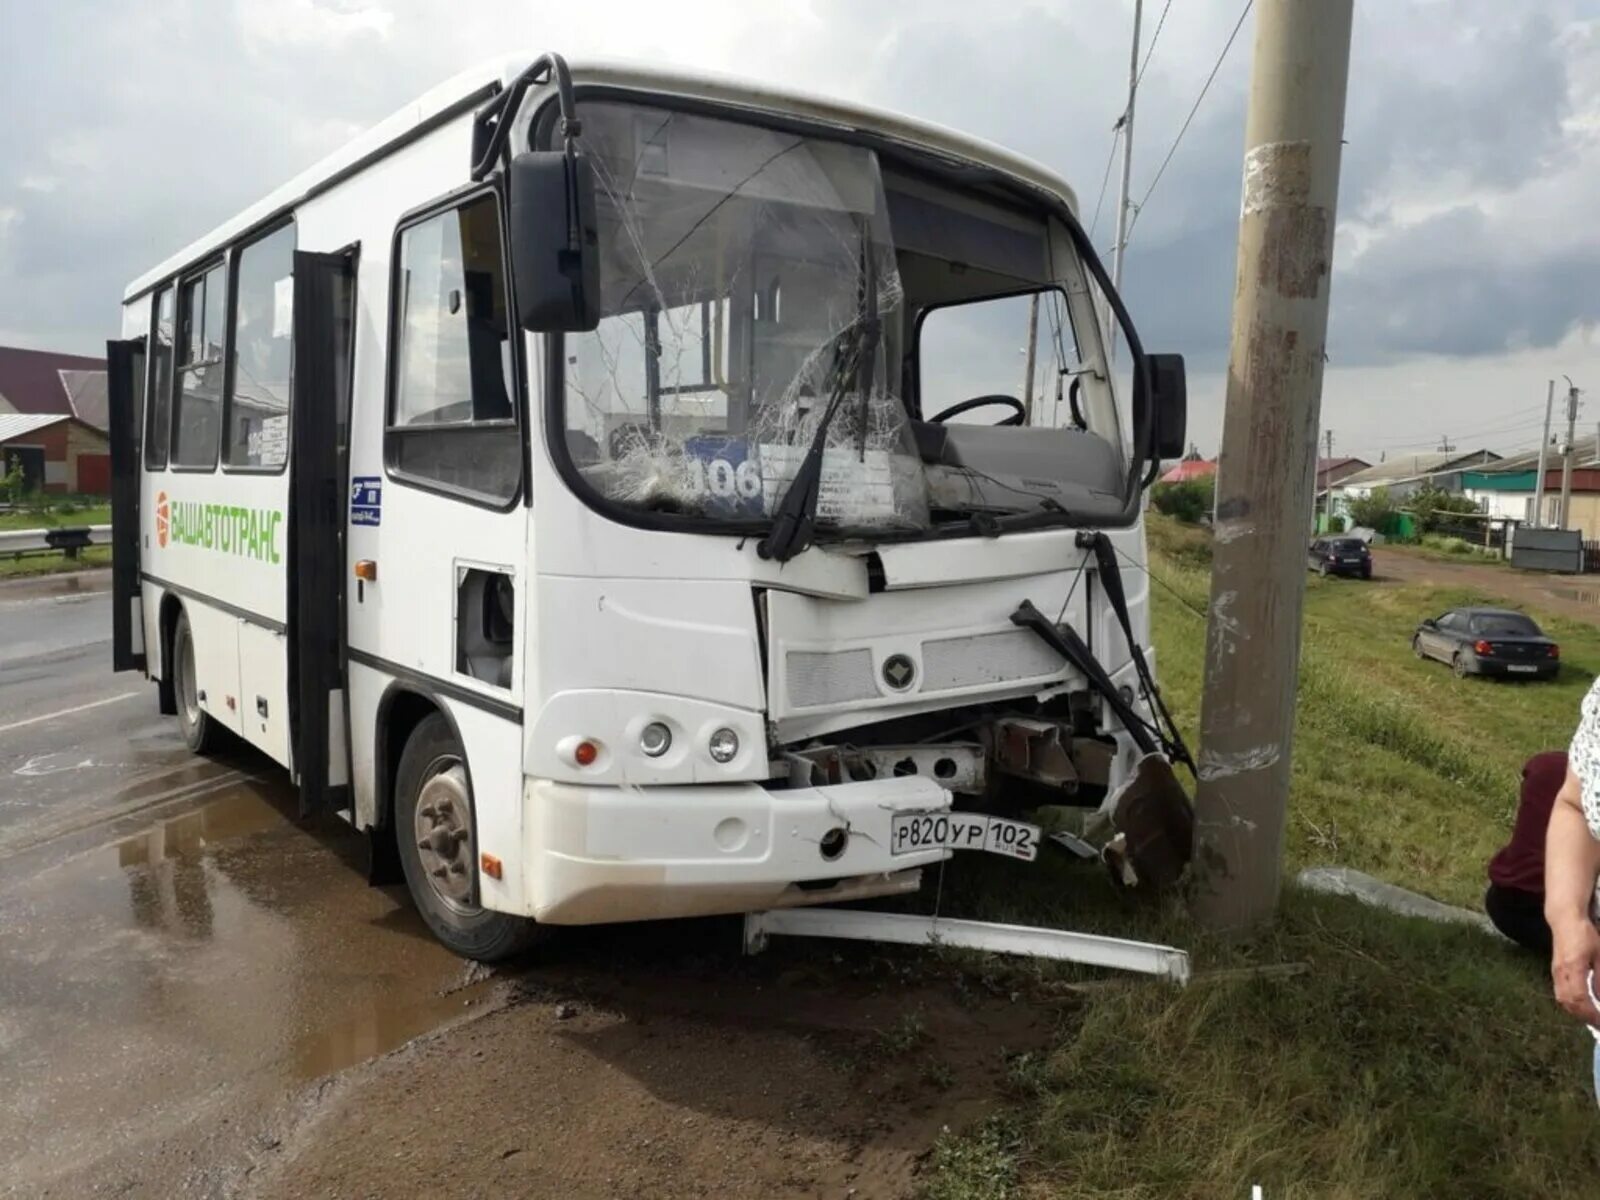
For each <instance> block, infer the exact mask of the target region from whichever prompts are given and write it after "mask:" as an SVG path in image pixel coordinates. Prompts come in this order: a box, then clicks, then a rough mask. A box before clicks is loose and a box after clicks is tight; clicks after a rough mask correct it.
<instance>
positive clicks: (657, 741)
mask: <svg viewBox="0 0 1600 1200" xmlns="http://www.w3.org/2000/svg"><path fill="white" fill-rule="evenodd" d="M671 748H672V730H670V729H668V728H667V727H666V726H665V725H663V724H662V723H661V722H660V721H651V722H650V724H648V725H646V726H645V727H644V729H643V730H641V731H640V733H639V750H640V751H641V752H642V753H643V754H645V755H646V756H647V757H649V758H660V757H661V756H662V755H663V754H665V753H666V752H667V751H668V750H670V749H671Z"/></svg>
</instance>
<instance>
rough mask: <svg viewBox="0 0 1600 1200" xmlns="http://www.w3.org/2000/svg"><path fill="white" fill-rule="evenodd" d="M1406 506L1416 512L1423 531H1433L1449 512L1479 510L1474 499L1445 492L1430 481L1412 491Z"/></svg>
mask: <svg viewBox="0 0 1600 1200" xmlns="http://www.w3.org/2000/svg"><path fill="white" fill-rule="evenodd" d="M1406 507H1407V508H1409V509H1410V510H1411V511H1412V512H1414V513H1416V514H1417V522H1418V523H1419V524H1420V525H1421V526H1422V532H1424V533H1431V532H1433V531H1434V530H1435V529H1437V528H1438V527H1439V526H1440V525H1441V524H1442V523H1444V521H1446V520H1447V519H1448V517H1449V515H1450V514H1451V513H1456V514H1461V513H1473V514H1476V513H1478V512H1479V511H1480V510H1479V508H1478V505H1477V502H1476V501H1473V500H1468V499H1467V498H1466V497H1465V496H1458V495H1456V494H1455V493H1454V492H1447V491H1445V490H1444V489H1443V488H1442V487H1439V486H1437V485H1436V484H1434V483H1431V482H1429V483H1425V484H1423V485H1422V486H1421V487H1419V488H1418V489H1417V490H1416V491H1414V492H1412V493H1411V495H1410V496H1409V497H1408V498H1407V500H1406Z"/></svg>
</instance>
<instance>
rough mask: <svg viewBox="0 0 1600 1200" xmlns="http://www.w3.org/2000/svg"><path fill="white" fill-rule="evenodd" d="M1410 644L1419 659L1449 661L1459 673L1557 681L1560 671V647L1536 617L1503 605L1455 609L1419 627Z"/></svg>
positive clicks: (1452, 667)
mask: <svg viewBox="0 0 1600 1200" xmlns="http://www.w3.org/2000/svg"><path fill="white" fill-rule="evenodd" d="M1411 648H1412V649H1413V650H1415V651H1416V653H1417V657H1418V658H1436V659H1438V660H1439V661H1440V662H1446V663H1449V664H1450V669H1451V670H1453V671H1454V672H1455V673H1456V675H1457V676H1459V677H1465V676H1467V675H1504V676H1509V677H1512V678H1518V679H1553V678H1555V675H1556V672H1558V671H1559V670H1561V647H1560V646H1557V645H1556V644H1555V642H1553V641H1551V640H1550V639H1549V638H1547V637H1545V635H1544V631H1543V630H1541V629H1540V628H1539V626H1538V625H1536V624H1534V622H1533V621H1532V619H1531V618H1529V617H1527V616H1524V615H1523V614H1522V613H1519V612H1510V611H1508V610H1507V609H1503V608H1453V609H1451V610H1450V611H1449V612H1447V613H1445V614H1444V615H1443V616H1440V617H1436V618H1434V619H1433V620H1431V621H1424V622H1423V623H1422V624H1421V625H1419V626H1417V632H1416V634H1415V635H1414V636H1413V637H1412V639H1411Z"/></svg>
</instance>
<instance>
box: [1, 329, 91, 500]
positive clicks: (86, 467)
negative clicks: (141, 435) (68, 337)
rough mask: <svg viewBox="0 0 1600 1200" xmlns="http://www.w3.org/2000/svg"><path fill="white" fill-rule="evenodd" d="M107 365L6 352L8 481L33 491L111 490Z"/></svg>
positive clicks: (4, 458) (4, 459)
mask: <svg viewBox="0 0 1600 1200" xmlns="http://www.w3.org/2000/svg"><path fill="white" fill-rule="evenodd" d="M106 424H107V412H106V364H105V360H104V359H100V358H87V357H85V356H83V355H80V354H56V353H53V352H51V351H48V350H23V349H20V348H18V347H15V346H0V475H5V474H8V473H10V472H11V471H13V470H20V471H21V472H22V478H23V480H24V487H25V489H26V490H27V491H39V492H71V493H82V494H90V495H106V494H107V493H109V492H110V490H111V456H110V443H109V441H108V439H107V437H106Z"/></svg>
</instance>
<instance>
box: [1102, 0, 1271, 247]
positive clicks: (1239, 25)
mask: <svg viewBox="0 0 1600 1200" xmlns="http://www.w3.org/2000/svg"><path fill="white" fill-rule="evenodd" d="M1253 3H1254V0H1244V9H1243V10H1242V11H1241V12H1240V13H1239V19H1238V20H1237V21H1236V22H1234V26H1233V32H1232V33H1230V34H1229V35H1228V41H1227V44H1226V45H1224V46H1223V47H1222V53H1221V54H1219V55H1217V61H1216V63H1215V64H1214V65H1213V66H1212V68H1211V74H1209V75H1207V76H1206V81H1205V83H1204V84H1203V85H1202V86H1201V88H1200V94H1199V95H1198V96H1196V97H1195V98H1194V104H1193V106H1191V107H1190V109H1189V115H1188V116H1187V117H1185V118H1184V119H1183V125H1182V126H1181V127H1180V128H1179V129H1178V136H1177V137H1175V138H1173V139H1172V145H1171V146H1170V147H1169V148H1168V149H1167V155H1166V157H1165V158H1163V159H1162V160H1161V165H1160V166H1159V167H1157V168H1156V174H1155V178H1153V179H1152V180H1151V181H1150V186H1149V187H1147V188H1146V189H1145V192H1144V197H1143V198H1142V199H1141V200H1140V201H1139V203H1138V204H1137V205H1135V206H1134V210H1133V219H1132V220H1131V221H1130V222H1129V223H1128V236H1129V237H1131V236H1133V227H1134V226H1135V225H1137V224H1138V223H1139V218H1140V217H1141V216H1143V215H1144V206H1145V205H1146V204H1148V203H1149V202H1150V194H1151V193H1152V192H1154V191H1155V190H1156V184H1158V183H1160V182H1161V176H1162V175H1164V174H1166V170H1167V164H1168V163H1170V162H1171V161H1172V156H1173V155H1174V154H1176V153H1177V152H1178V144H1179V143H1180V142H1182V141H1183V135H1184V134H1186V133H1188V132H1189V125H1190V123H1191V122H1193V120H1194V115H1195V113H1197V112H1199V111H1200V103H1201V101H1203V100H1204V99H1205V98H1206V93H1207V92H1208V91H1210V90H1211V84H1212V81H1213V80H1215V79H1216V77H1217V72H1218V71H1220V70H1221V69H1222V62H1223V60H1224V59H1226V58H1227V57H1228V51H1229V50H1231V49H1233V43H1234V40H1235V39H1236V38H1237V37H1238V36H1239V30H1241V29H1243V28H1244V19H1245V18H1246V17H1247V16H1249V15H1250V6H1251V5H1252V4H1253ZM1162 16H1163V17H1165V16H1166V14H1165V13H1163V14H1162Z"/></svg>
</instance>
